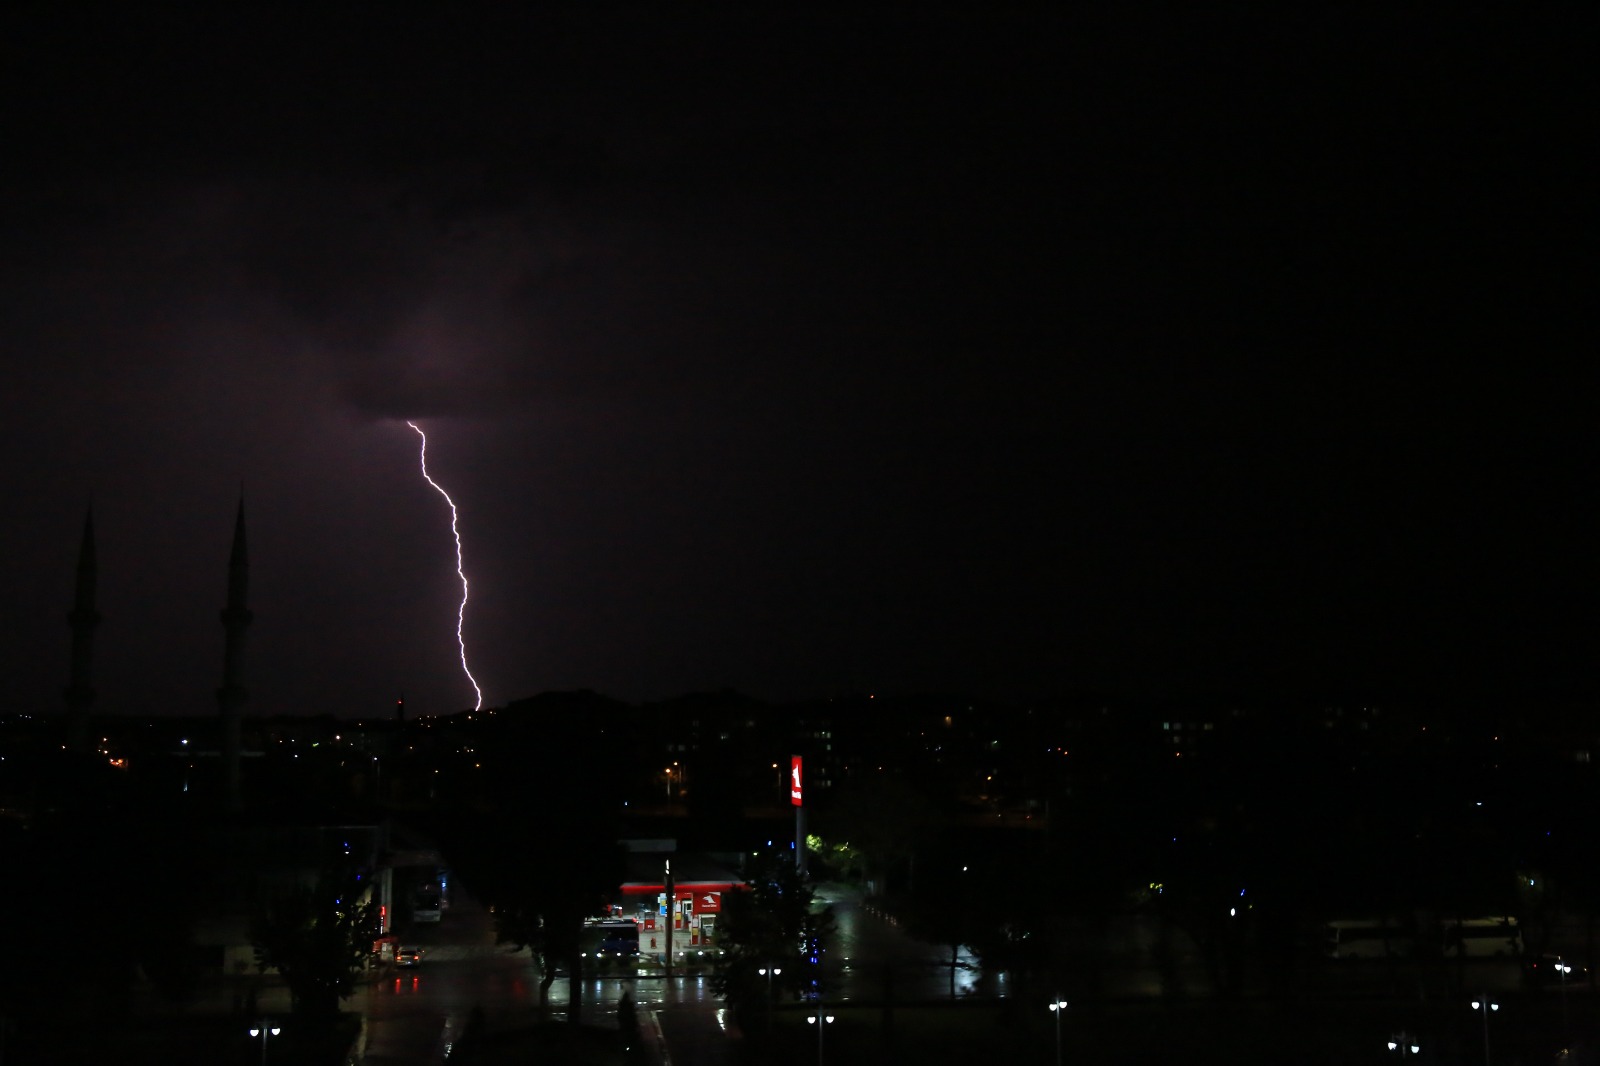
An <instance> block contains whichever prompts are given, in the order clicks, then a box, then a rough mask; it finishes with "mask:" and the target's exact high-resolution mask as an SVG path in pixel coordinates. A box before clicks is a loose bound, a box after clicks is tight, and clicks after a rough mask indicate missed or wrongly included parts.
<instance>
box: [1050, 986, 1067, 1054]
mask: <svg viewBox="0 0 1600 1066" xmlns="http://www.w3.org/2000/svg"><path fill="white" fill-rule="evenodd" d="M1050 1013H1051V1014H1054V1015H1055V1016H1056V1066H1061V1016H1062V1015H1063V1014H1065V1013H1067V1001H1066V1000H1064V999H1062V998H1061V997H1060V996H1059V995H1057V997H1056V998H1055V999H1053V1000H1051V1001H1050Z"/></svg>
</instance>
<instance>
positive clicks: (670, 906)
mask: <svg viewBox="0 0 1600 1066" xmlns="http://www.w3.org/2000/svg"><path fill="white" fill-rule="evenodd" d="M663 887H664V888H666V890H667V893H666V894H667V919H666V922H665V923H664V924H665V925H666V933H667V976H668V977H671V976H672V924H673V923H674V922H675V921H677V918H678V890H677V886H676V885H674V884H673V882H672V860H671V859H668V860H667V874H666V884H665V885H664V886H663Z"/></svg>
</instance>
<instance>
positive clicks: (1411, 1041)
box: [1389, 1032, 1422, 1059]
mask: <svg viewBox="0 0 1600 1066" xmlns="http://www.w3.org/2000/svg"><path fill="white" fill-rule="evenodd" d="M1389 1050H1390V1051H1398V1052H1399V1053H1400V1057H1401V1058H1402V1059H1403V1058H1405V1057H1406V1056H1407V1055H1418V1054H1421V1053H1422V1045H1421V1044H1418V1043H1417V1038H1416V1037H1414V1036H1412V1035H1411V1034H1410V1033H1403V1032H1402V1033H1396V1034H1395V1037H1394V1039H1393V1040H1390V1041H1389Z"/></svg>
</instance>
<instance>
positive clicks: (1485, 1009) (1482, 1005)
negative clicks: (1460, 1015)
mask: <svg viewBox="0 0 1600 1066" xmlns="http://www.w3.org/2000/svg"><path fill="white" fill-rule="evenodd" d="M1472 1009H1473V1010H1475V1011H1478V1012H1480V1013H1481V1014H1482V1015H1483V1066H1489V1063H1490V1059H1489V1012H1490V1011H1497V1010H1499V1009H1500V1004H1498V1003H1495V1002H1494V1001H1492V1000H1491V999H1490V998H1489V997H1488V996H1486V995H1485V996H1479V997H1478V998H1477V999H1475V1000H1473V1001H1472Z"/></svg>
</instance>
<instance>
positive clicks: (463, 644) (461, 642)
mask: <svg viewBox="0 0 1600 1066" xmlns="http://www.w3.org/2000/svg"><path fill="white" fill-rule="evenodd" d="M406 425H408V426H410V427H411V428H412V429H414V430H416V431H417V436H419V437H421V438H422V456H421V458H422V477H423V480H425V481H426V482H427V483H428V484H430V485H432V486H433V487H434V490H435V491H436V492H438V493H439V495H441V496H443V497H444V502H445V503H447V504H449V505H450V535H451V536H453V537H454V538H455V540H456V576H457V577H459V578H460V579H461V606H459V607H457V608H456V644H457V646H459V647H460V649H461V672H462V673H464V674H466V675H467V681H468V682H470V683H471V685H472V691H473V692H475V693H477V702H476V703H474V704H473V705H472V709H473V710H475V711H476V710H479V709H480V708H482V707H483V690H482V689H481V688H479V687H478V679H477V678H475V677H473V676H472V669H471V668H470V667H469V666H467V639H466V636H465V632H464V630H465V628H466V621H467V593H468V589H467V572H466V569H465V567H464V566H463V564H462V558H461V530H460V528H459V522H460V515H459V514H458V513H457V511H456V502H455V501H454V500H452V499H451V498H450V494H449V493H448V492H446V491H444V487H443V486H441V485H440V484H439V483H438V482H437V481H435V480H433V478H432V477H431V476H429V474H428V435H427V434H426V433H424V432H422V427H420V426H418V425H417V424H416V423H415V422H407V423H406Z"/></svg>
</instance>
